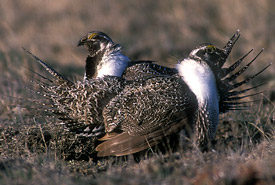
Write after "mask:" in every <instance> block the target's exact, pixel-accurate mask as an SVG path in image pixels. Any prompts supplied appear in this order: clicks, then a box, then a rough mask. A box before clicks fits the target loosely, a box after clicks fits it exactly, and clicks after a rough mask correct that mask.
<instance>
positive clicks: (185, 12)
mask: <svg viewBox="0 0 275 185" xmlns="http://www.w3.org/2000/svg"><path fill="white" fill-rule="evenodd" d="M0 17H1V21H0V38H1V39H0V70H1V73H0V184H102V183H104V184H183V183H184V184H272V183H275V137H274V134H275V130H274V128H275V88H274V87H275V75H274V74H275V67H274V64H273V65H272V66H271V67H270V68H269V69H268V70H267V71H265V73H264V74H262V75H261V76H259V77H258V78H257V79H255V80H254V81H253V82H252V84H250V85H253V84H254V85H255V84H257V83H261V82H267V84H266V85H265V86H264V87H262V89H264V90H266V92H265V93H264V94H263V95H261V96H258V97H256V99H258V100H259V101H257V102H256V103H252V104H251V108H250V109H249V110H248V111H235V112H230V113H227V114H225V115H222V116H221V120H220V125H219V129H218V131H217V136H216V144H215V146H214V148H213V150H211V151H209V152H204V153H202V152H200V151H199V150H197V149H195V148H192V149H190V148H189V149H183V150H182V151H178V152H175V153H172V152H169V151H168V152H167V153H166V154H156V155H155V156H154V157H145V159H140V161H139V162H137V159H136V156H129V157H128V159H127V158H125V157H124V158H109V159H100V160H95V155H94V153H93V149H94V145H93V144H94V142H95V141H93V140H88V139H86V138H77V137H75V136H74V135H71V134H68V133H67V132H65V131H64V130H63V127H62V126H60V125H58V120H56V119H55V118H52V117H49V116H47V115H46V114H45V113H43V112H41V111H39V110H40V107H41V106H39V105H38V104H37V103H36V101H35V100H38V101H39V102H41V101H43V100H42V99H41V96H39V95H37V94H36V93H34V92H32V91H30V90H29V89H28V88H31V89H32V88H34V84H33V83H32V82H31V81H30V80H33V79H37V78H38V77H37V75H35V74H34V73H33V72H31V71H30V70H28V69H26V68H25V67H27V68H30V69H31V70H33V71H36V72H38V73H41V74H44V75H47V73H46V72H45V71H44V70H43V69H41V68H40V66H38V65H37V64H36V63H35V62H34V61H33V59H31V58H29V56H27V55H26V54H25V53H24V52H23V51H22V49H21V47H22V46H24V47H25V48H28V49H29V50H31V51H32V52H33V53H35V54H36V55H37V56H39V57H41V58H42V59H44V60H45V61H47V62H48V63H49V64H50V65H51V66H53V67H54V68H55V69H56V70H57V71H59V72H60V73H62V74H64V75H65V76H69V77H71V78H75V79H81V78H82V74H83V66H84V61H85V57H86V53H85V51H84V50H83V49H81V48H76V43H77V41H78V39H79V38H80V37H81V36H83V35H84V34H86V33H87V32H88V31H91V30H101V31H104V32H106V33H107V34H109V35H110V36H111V37H112V38H113V40H114V41H116V42H119V43H121V44H122V45H123V47H124V52H125V54H127V55H128V56H130V57H131V58H132V59H153V60H158V61H161V63H162V64H165V65H173V64H175V63H176V61H177V59H179V58H183V57H185V56H187V54H188V52H189V51H190V50H191V49H192V48H193V47H194V46H196V45H198V44H200V43H203V42H211V43H214V44H215V45H217V46H220V47H221V46H223V45H224V44H225V43H226V41H227V40H228V38H229V37H230V36H231V35H232V34H233V33H234V32H235V31H236V30H237V29H240V30H241V33H242V36H241V38H240V39H239V41H238V43H237V46H236V47H235V48H234V49H233V53H232V55H231V57H230V61H231V62H232V61H234V60H236V59H237V58H238V57H240V56H241V55H242V54H244V53H245V52H247V51H248V50H249V49H251V48H255V49H256V50H260V49H261V48H262V47H264V48H265V51H264V53H263V54H262V55H261V56H260V57H259V58H258V61H257V62H256V63H255V64H254V65H252V66H251V69H250V70H249V71H248V72H246V75H249V74H253V73H255V72H256V71H258V70H259V69H260V68H262V67H263V66H266V65H267V64H269V63H271V62H273V63H274V61H275V55H274V51H275V32H274V30H275V19H274V17H275V2H274V1H273V0H262V1H257V0H247V1H245V0H244V1H239V0H233V1H219V0H206V1H198V0H195V1H193V0H184V1H180V0H175V1H173V2H171V1H164V0H162V1H158V2H156V1H153V0H150V1H127V0H121V1H116V0H115V1H109V0H101V1H88V0H83V1H73V0H71V1H67V0H59V1H31V0H25V1H20V0H13V1H10V0H1V2H0ZM24 66H25V67H24ZM29 100H30V101H29Z"/></svg>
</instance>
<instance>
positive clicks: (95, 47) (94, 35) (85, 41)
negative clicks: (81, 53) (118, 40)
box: [77, 31, 115, 55]
mask: <svg viewBox="0 0 275 185" xmlns="http://www.w3.org/2000/svg"><path fill="white" fill-rule="evenodd" d="M114 45H115V44H114V42H113V41H112V39H111V38H110V37H109V36H108V35H107V34H105V33H103V32H100V31H91V32H89V33H88V34H87V35H85V36H84V37H82V38H81V39H80V40H79V41H78V44H77V46H84V47H85V48H87V49H88V51H89V53H90V55H94V54H97V52H98V51H102V50H104V49H106V48H107V47H112V46H114Z"/></svg>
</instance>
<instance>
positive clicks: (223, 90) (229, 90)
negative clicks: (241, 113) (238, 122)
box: [219, 49, 271, 113]
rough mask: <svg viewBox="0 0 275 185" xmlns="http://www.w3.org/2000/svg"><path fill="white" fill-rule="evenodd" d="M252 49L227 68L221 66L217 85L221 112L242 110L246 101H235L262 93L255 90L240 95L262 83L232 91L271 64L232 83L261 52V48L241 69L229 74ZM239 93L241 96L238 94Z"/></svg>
mask: <svg viewBox="0 0 275 185" xmlns="http://www.w3.org/2000/svg"><path fill="white" fill-rule="evenodd" d="M252 51H253V49H252V50H250V51H249V52H248V53H246V54H245V55H244V56H243V57H241V58H240V59H239V60H237V61H236V62H235V63H234V64H233V65H231V66H230V67H229V68H222V69H221V71H223V72H224V73H223V78H222V79H221V80H220V84H219V87H220V89H219V90H220V102H219V106H220V112H221V113H224V112H227V111H228V110H243V109H242V108H244V104H245V103H247V102H236V101H238V100H241V99H244V98H247V97H252V96H256V95H258V94H260V93H262V92H257V93H253V94H249V95H242V94H244V93H246V92H248V91H250V90H252V89H255V88H257V87H259V86H262V85H263V84H260V85H257V86H253V87H250V88H246V89H244V90H237V91H233V90H235V89H237V88H239V87H241V86H243V85H245V84H247V83H248V82H249V81H251V80H252V79H254V78H255V77H256V76H258V75H260V74H261V73H263V72H264V71H265V70H266V69H267V68H268V67H269V66H270V65H271V64H268V65H267V66H266V67H264V68H263V69H261V70H260V71H259V72H257V73H256V74H254V75H252V76H250V77H248V78H246V79H245V80H243V81H241V82H237V83H233V81H234V80H235V79H237V78H238V77H239V76H240V75H241V74H243V73H244V72H245V71H246V70H247V69H248V68H249V66H250V65H251V64H252V63H253V62H255V61H256V59H257V58H258V57H259V56H260V54H261V53H262V52H263V49H262V50H261V51H260V52H259V53H258V54H257V55H256V56H255V57H254V58H253V59H252V60H251V61H250V62H249V63H248V64H246V65H245V66H244V67H243V68H242V69H240V70H239V71H238V72H236V73H234V74H232V75H230V73H231V72H233V71H234V70H235V69H236V68H237V67H238V66H239V65H240V64H241V63H242V62H243V60H244V59H245V58H246V57H247V56H248V55H249V54H250V53H251V52H252ZM226 76H228V77H226ZM239 95H241V96H239Z"/></svg>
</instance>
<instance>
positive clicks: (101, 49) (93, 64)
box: [78, 31, 177, 80]
mask: <svg viewBox="0 0 275 185" xmlns="http://www.w3.org/2000/svg"><path fill="white" fill-rule="evenodd" d="M78 46H84V47H85V48H86V49H87V50H88V52H89V55H88V56H87V59H86V66H85V69H86V73H85V76H84V79H91V78H98V77H103V76H107V75H109V76H118V77H121V76H123V78H124V79H126V80H134V79H140V78H145V77H152V76H155V75H173V74H176V73H177V70H176V69H171V68H168V67H163V66H160V65H158V64H155V63H153V61H148V60H147V61H145V60H141V61H131V60H130V59H129V58H128V57H127V56H125V55H123V54H122V52H121V46H120V45H119V44H116V43H114V42H113V41H112V39H111V38H110V37H109V36H108V35H107V34H105V33H103V32H100V31H91V32H89V33H88V34H87V35H85V36H84V37H82V38H81V39H80V40H79V42H78Z"/></svg>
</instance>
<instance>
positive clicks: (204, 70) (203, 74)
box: [177, 58, 219, 132]
mask: <svg viewBox="0 0 275 185" xmlns="http://www.w3.org/2000/svg"><path fill="white" fill-rule="evenodd" d="M177 69H178V71H179V75H180V76H181V78H182V79H183V81H184V82H185V83H186V84H187V85H188V87H189V88H190V89H191V91H192V92H193V93H194V94H195V95H196V97H197V100H198V107H199V108H203V107H205V105H206V106H207V115H208V116H209V118H208V119H209V121H210V123H211V125H212V126H215V127H216V126H217V125H218V121H219V96H218V90H217V87H216V80H215V76H214V74H213V72H212V71H211V69H210V67H209V66H208V65H206V64H201V63H199V62H197V61H195V60H192V59H189V58H188V59H184V60H183V61H181V63H180V64H178V65H177ZM212 129H213V132H215V130H216V128H212Z"/></svg>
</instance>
